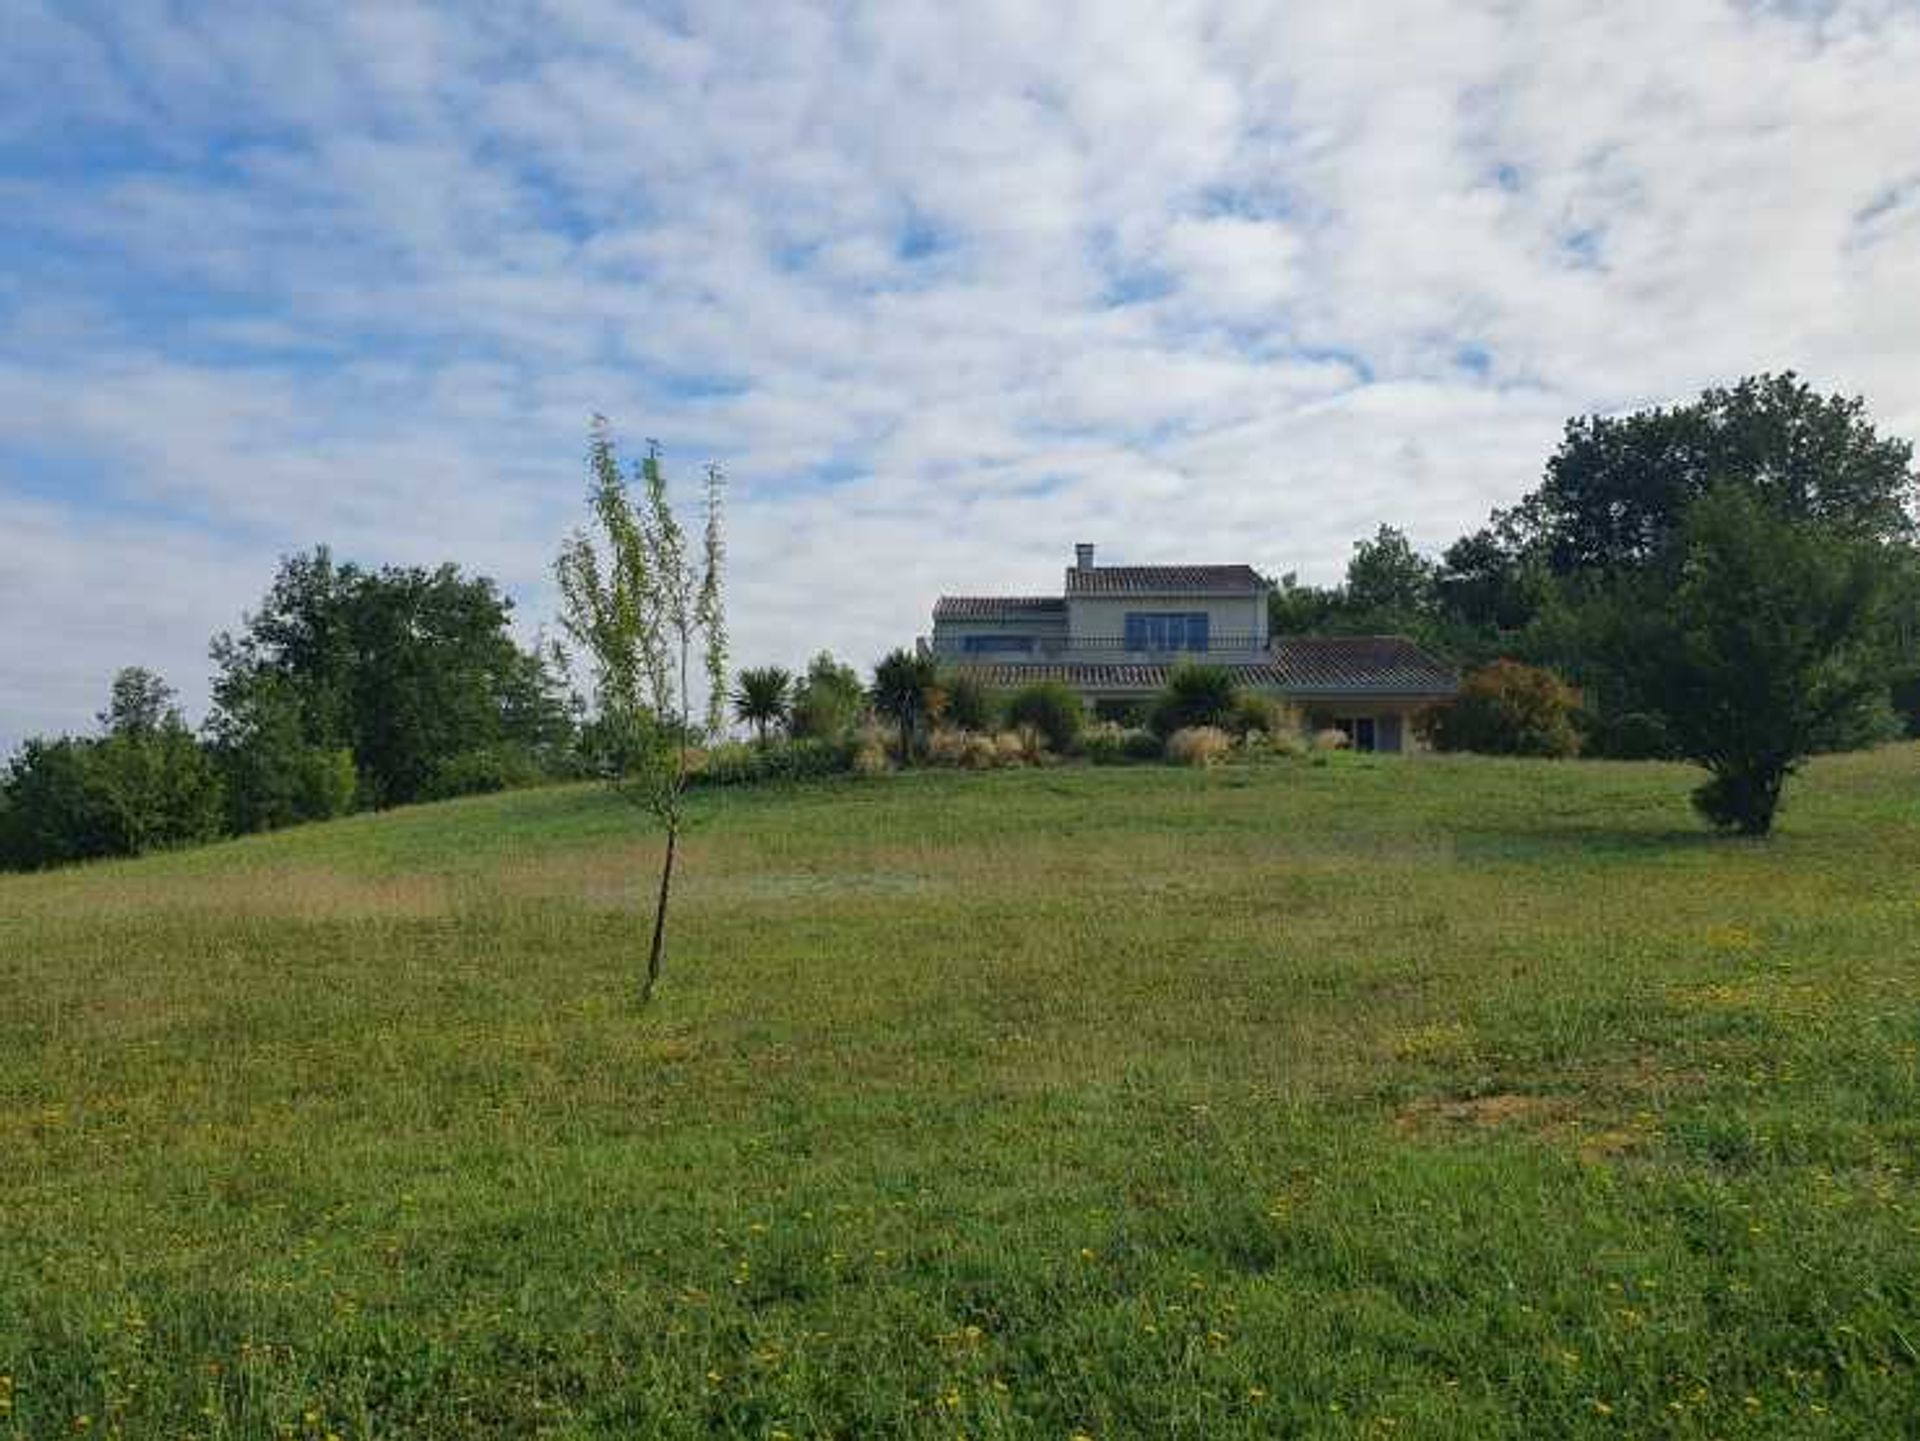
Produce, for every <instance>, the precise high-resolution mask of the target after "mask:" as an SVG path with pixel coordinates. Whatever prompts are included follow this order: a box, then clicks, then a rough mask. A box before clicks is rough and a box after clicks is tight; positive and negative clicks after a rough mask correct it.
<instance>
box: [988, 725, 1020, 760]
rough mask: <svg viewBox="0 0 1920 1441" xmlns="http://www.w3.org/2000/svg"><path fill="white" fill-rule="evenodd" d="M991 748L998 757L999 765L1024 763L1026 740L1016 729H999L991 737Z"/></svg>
mask: <svg viewBox="0 0 1920 1441" xmlns="http://www.w3.org/2000/svg"><path fill="white" fill-rule="evenodd" d="M993 749H994V753H995V754H996V755H998V756H999V757H1000V764H1001V765H1006V766H1017V765H1025V764H1026V761H1027V742H1026V738H1025V737H1023V736H1022V735H1021V734H1020V733H1019V732H1018V731H1001V732H1000V733H999V734H998V735H996V736H995V737H994V738H993Z"/></svg>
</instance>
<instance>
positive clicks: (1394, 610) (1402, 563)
mask: <svg viewBox="0 0 1920 1441" xmlns="http://www.w3.org/2000/svg"><path fill="white" fill-rule="evenodd" d="M1433 583H1434V566H1433V562H1432V561H1430V560H1428V559H1427V558H1426V557H1425V556H1423V555H1421V554H1420V553H1419V552H1418V551H1417V550H1415V549H1414V548H1413V543H1412V542H1411V541H1409V540H1408V539H1407V537H1406V533H1405V532H1404V531H1401V530H1397V529H1395V528H1394V527H1393V526H1390V525H1383V526H1381V527H1380V529H1379V530H1378V531H1376V532H1375V533H1374V535H1373V536H1372V537H1371V538H1370V539H1367V540H1360V541H1355V542H1354V546H1353V555H1352V557H1351V558H1350V559H1349V560H1348V561H1347V594H1346V603H1347V606H1348V608H1349V609H1351V610H1353V611H1358V612H1361V613H1365V614H1371V615H1374V616H1379V617H1382V618H1388V617H1391V618H1392V619H1393V620H1394V621H1396V622H1398V624H1394V625H1391V626H1388V625H1383V626H1381V627H1380V628H1381V629H1396V630H1404V629H1407V628H1409V627H1410V626H1412V625H1413V624H1415V623H1417V621H1418V620H1419V618H1420V617H1422V616H1424V615H1425V614H1426V613H1427V612H1428V611H1429V610H1431V609H1432V606H1433V596H1434V589H1433Z"/></svg>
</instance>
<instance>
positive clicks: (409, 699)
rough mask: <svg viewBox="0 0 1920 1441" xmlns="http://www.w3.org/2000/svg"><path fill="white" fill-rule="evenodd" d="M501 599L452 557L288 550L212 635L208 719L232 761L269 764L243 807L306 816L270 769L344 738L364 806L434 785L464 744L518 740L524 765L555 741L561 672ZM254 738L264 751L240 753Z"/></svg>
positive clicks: (341, 746)
mask: <svg viewBox="0 0 1920 1441" xmlns="http://www.w3.org/2000/svg"><path fill="white" fill-rule="evenodd" d="M511 609H512V602H511V601H509V600H508V599H507V598H506V597H505V596H503V595H502V594H501V593H500V591H499V589H498V587H496V586H495V585H494V583H493V582H492V581H491V580H488V579H486V578H485V577H467V576H463V575H462V574H461V573H460V570H459V568H458V567H457V566H454V565H442V566H439V567H437V568H436V569H433V570H424V569H420V568H400V567H392V566H389V567H385V568H383V569H381V570H377V571H369V570H363V569H361V568H360V567H359V566H356V565H353V564H351V563H346V564H336V563H335V561H334V559H333V557H332V555H331V554H330V553H329V552H328V550H327V549H326V547H324V546H321V547H319V548H317V549H315V550H314V551H312V552H311V553H308V554H304V555H296V556H290V557H288V558H287V559H285V560H283V561H282V562H281V565H280V570H279V573H278V574H277V575H276V576H275V577H274V581H273V584H272V586H271V587H270V588H269V589H268V591H267V594H266V596H265V597H264V598H263V600H262V601H261V604H260V608H259V609H258V610H257V611H256V612H254V613H252V614H250V615H249V616H248V617H247V620H246V624H245V626H244V627H243V628H242V629H241V630H240V631H239V632H238V633H237V634H223V635H221V636H219V637H217V638H216V639H215V641H214V644H213V657H214V661H215V663H216V665H217V666H218V669H219V674H218V676H217V678H216V679H215V682H214V713H213V716H212V717H211V718H210V720H209V729H210V731H211V732H212V734H213V735H214V736H215V737H216V741H217V744H218V745H219V747H220V749H221V751H222V753H223V755H224V756H225V757H227V759H228V763H229V765H231V766H232V767H234V768H235V769H236V770H237V771H241V772H248V773H251V774H252V775H254V776H264V777H268V778H270V779H269V780H268V781H267V782H266V783H264V784H262V783H261V782H259V781H257V780H249V781H248V782H246V784H247V785H249V786H251V787H254V788H257V789H259V790H260V791H261V792H262V794H261V798H260V799H258V800H254V799H251V798H250V799H248V800H247V801H246V802H245V803H244V805H243V808H242V811H241V812H240V816H239V817H238V818H247V819H250V818H252V817H254V816H256V815H258V816H261V817H264V818H265V823H267V824H278V823H282V822H283V821H285V820H288V819H305V818H307V817H306V816H303V815H300V814H288V813H287V807H286V806H285V805H284V803H283V802H282V800H281V796H282V794H283V792H284V786H283V784H282V783H281V781H280V780H279V778H280V777H282V776H285V775H287V774H290V773H299V772H300V771H301V770H302V768H303V767H304V766H305V765H307V764H309V763H310V762H309V760H308V759H307V758H305V757H304V756H303V755H302V751H320V752H326V753H334V752H339V751H347V752H350V753H351V754H352V756H353V759H354V763H355V765H356V766H357V768H358V772H359V784H358V793H359V798H360V800H361V802H362V803H363V804H368V805H375V806H386V805H399V804H404V803H406V802H408V801H414V800H419V799H420V798H422V797H423V796H425V795H427V794H429V792H430V791H431V790H432V788H433V786H434V783H435V778H436V776H437V775H438V774H439V772H440V770H441V768H442V767H443V766H444V765H446V764H447V763H448V762H449V761H451V760H452V759H453V758H454V757H455V756H458V755H460V754H461V753H463V752H466V751H472V750H476V749H480V748H483V747H495V746H503V745H513V746H518V747H520V748H522V749H523V750H524V751H525V752H526V754H527V756H528V757H529V759H530V762H531V763H532V765H533V766H538V765H539V764H540V763H541V762H543V761H544V760H546V759H548V758H549V757H550V756H553V755H555V754H558V753H560V752H563V751H564V750H565V749H566V748H567V746H568V745H569V743H570V741H571V717H570V714H569V712H568V709H567V706H566V703H565V698H564V693H563V690H562V687H561V685H560V683H559V680H558V677H557V676H556V674H555V672H554V668H553V666H552V664H551V663H550V661H549V660H548V659H547V658H546V657H545V656H543V655H541V654H540V653H538V652H536V651H528V650H523V649H522V648H521V647H519V646H518V645H516V644H515V642H514V640H513V637H512V634H511V632H510V630H509V622H510V616H511ZM289 722H290V727H289ZM290 740H291V744H289V741H290ZM256 745H258V746H265V747H266V748H267V750H268V754H267V755H266V756H264V757H254V756H249V755H248V754H247V753H246V752H247V749H248V747H249V746H256Z"/></svg>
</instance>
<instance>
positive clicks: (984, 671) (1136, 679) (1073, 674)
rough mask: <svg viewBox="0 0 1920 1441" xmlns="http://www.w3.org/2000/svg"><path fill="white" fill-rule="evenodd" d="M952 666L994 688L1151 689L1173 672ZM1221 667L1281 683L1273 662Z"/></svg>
mask: <svg viewBox="0 0 1920 1441" xmlns="http://www.w3.org/2000/svg"><path fill="white" fill-rule="evenodd" d="M955 669H957V670H964V671H966V672H968V673H969V674H971V675H975V676H978V677H979V678H980V680H981V681H982V683H984V684H985V685H987V686H989V687H991V688H992V689H995V690H1012V689H1014V688H1016V687H1018V686H1023V685H1032V684H1033V683H1034V682H1035V681H1043V680H1052V681H1060V682H1062V683H1063V684H1066V685H1070V686H1073V687H1075V688H1076V689H1080V690H1139V691H1154V690H1159V689H1160V687H1161V686H1163V685H1165V684H1166V683H1167V677H1168V676H1169V675H1171V674H1172V673H1173V670H1174V667H1173V666H1171V665H1158V664H1153V663H1145V664H1138V665H1135V664H1129V663H1127V662H1125V661H1115V662H1109V661H1038V662H1032V663H1025V664H1023V663H1020V662H989V663H987V664H985V665H982V664H978V663H975V662H970V661H967V660H964V659H963V660H959V661H956V662H955ZM1221 669H1223V670H1227V671H1231V672H1232V673H1233V679H1234V681H1235V683H1236V684H1238V685H1243V686H1265V687H1268V688H1272V687H1275V686H1278V685H1279V684H1280V672H1279V670H1278V669H1277V668H1276V667H1274V666H1270V665H1229V666H1222V667H1221Z"/></svg>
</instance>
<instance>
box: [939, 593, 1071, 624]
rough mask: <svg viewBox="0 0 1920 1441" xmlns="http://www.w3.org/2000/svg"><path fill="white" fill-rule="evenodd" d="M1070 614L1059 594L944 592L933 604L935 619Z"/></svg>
mask: <svg viewBox="0 0 1920 1441" xmlns="http://www.w3.org/2000/svg"><path fill="white" fill-rule="evenodd" d="M1066 613H1067V603H1066V601H1065V600H1064V599H1062V598H1061V597H1060V596H1057V595H943V596H941V597H940V599H939V600H938V601H936V602H935V603H934V607H933V618H934V619H935V620H1029V619H1030V620H1047V619H1051V618H1053V617H1056V616H1064V615H1065V614H1066Z"/></svg>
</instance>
